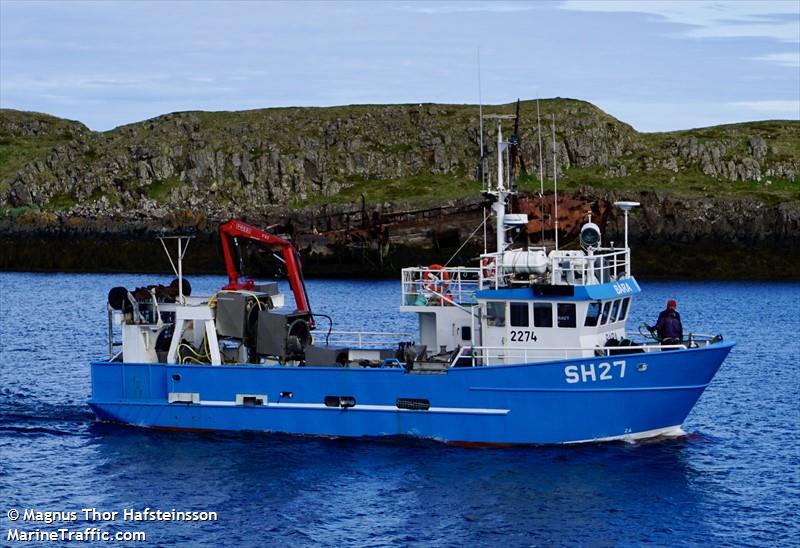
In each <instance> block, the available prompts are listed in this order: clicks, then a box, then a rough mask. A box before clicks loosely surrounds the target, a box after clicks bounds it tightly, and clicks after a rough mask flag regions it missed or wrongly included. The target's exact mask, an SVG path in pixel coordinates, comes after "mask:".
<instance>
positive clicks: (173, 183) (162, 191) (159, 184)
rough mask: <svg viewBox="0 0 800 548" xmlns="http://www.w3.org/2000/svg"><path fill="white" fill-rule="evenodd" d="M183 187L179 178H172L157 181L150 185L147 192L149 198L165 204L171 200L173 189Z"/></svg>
mask: <svg viewBox="0 0 800 548" xmlns="http://www.w3.org/2000/svg"><path fill="white" fill-rule="evenodd" d="M179 186H181V181H180V179H178V178H177V177H170V178H169V179H164V180H163V181H156V182H155V183H152V184H150V185H149V186H148V187H147V189H146V190H145V194H147V197H148V198H150V199H152V200H155V201H156V202H159V203H164V202H166V201H167V200H168V199H169V196H170V194H171V193H172V189H173V188H177V187H179Z"/></svg>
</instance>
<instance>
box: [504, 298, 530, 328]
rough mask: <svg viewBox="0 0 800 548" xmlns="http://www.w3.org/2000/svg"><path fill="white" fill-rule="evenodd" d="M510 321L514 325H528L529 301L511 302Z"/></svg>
mask: <svg viewBox="0 0 800 548" xmlns="http://www.w3.org/2000/svg"><path fill="white" fill-rule="evenodd" d="M508 306H509V316H510V317H509V321H510V322H511V325H512V326H513V327H528V326H529V325H530V319H529V318H528V303H509V305H508Z"/></svg>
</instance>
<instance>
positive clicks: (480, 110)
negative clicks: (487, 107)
mask: <svg viewBox="0 0 800 548" xmlns="http://www.w3.org/2000/svg"><path fill="white" fill-rule="evenodd" d="M478 123H479V124H480V130H479V133H480V143H481V167H480V170H481V188H482V189H484V190H486V161H485V160H484V158H483V97H482V95H481V48H480V46H479V47H478ZM486 246H487V239H486V206H485V205H484V206H483V253H484V255H485V254H486Z"/></svg>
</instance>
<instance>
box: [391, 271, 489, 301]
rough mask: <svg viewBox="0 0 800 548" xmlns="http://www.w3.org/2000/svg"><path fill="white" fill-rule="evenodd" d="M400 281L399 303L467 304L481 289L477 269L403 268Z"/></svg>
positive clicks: (473, 299)
mask: <svg viewBox="0 0 800 548" xmlns="http://www.w3.org/2000/svg"><path fill="white" fill-rule="evenodd" d="M401 284H402V290H401V293H402V302H401V304H402V305H403V306H459V305H461V306H469V305H473V304H475V303H476V300H475V292H476V291H478V290H479V289H481V283H480V268H468V267H447V268H431V267H411V268H404V269H403V277H402V281H401Z"/></svg>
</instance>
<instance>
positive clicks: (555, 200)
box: [552, 113, 558, 251]
mask: <svg viewBox="0 0 800 548" xmlns="http://www.w3.org/2000/svg"><path fill="white" fill-rule="evenodd" d="M552 116H553V124H552V127H553V204H554V207H555V217H556V221H555V229H556V230H555V232H556V251H558V164H556V115H555V113H553V114H552Z"/></svg>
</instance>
